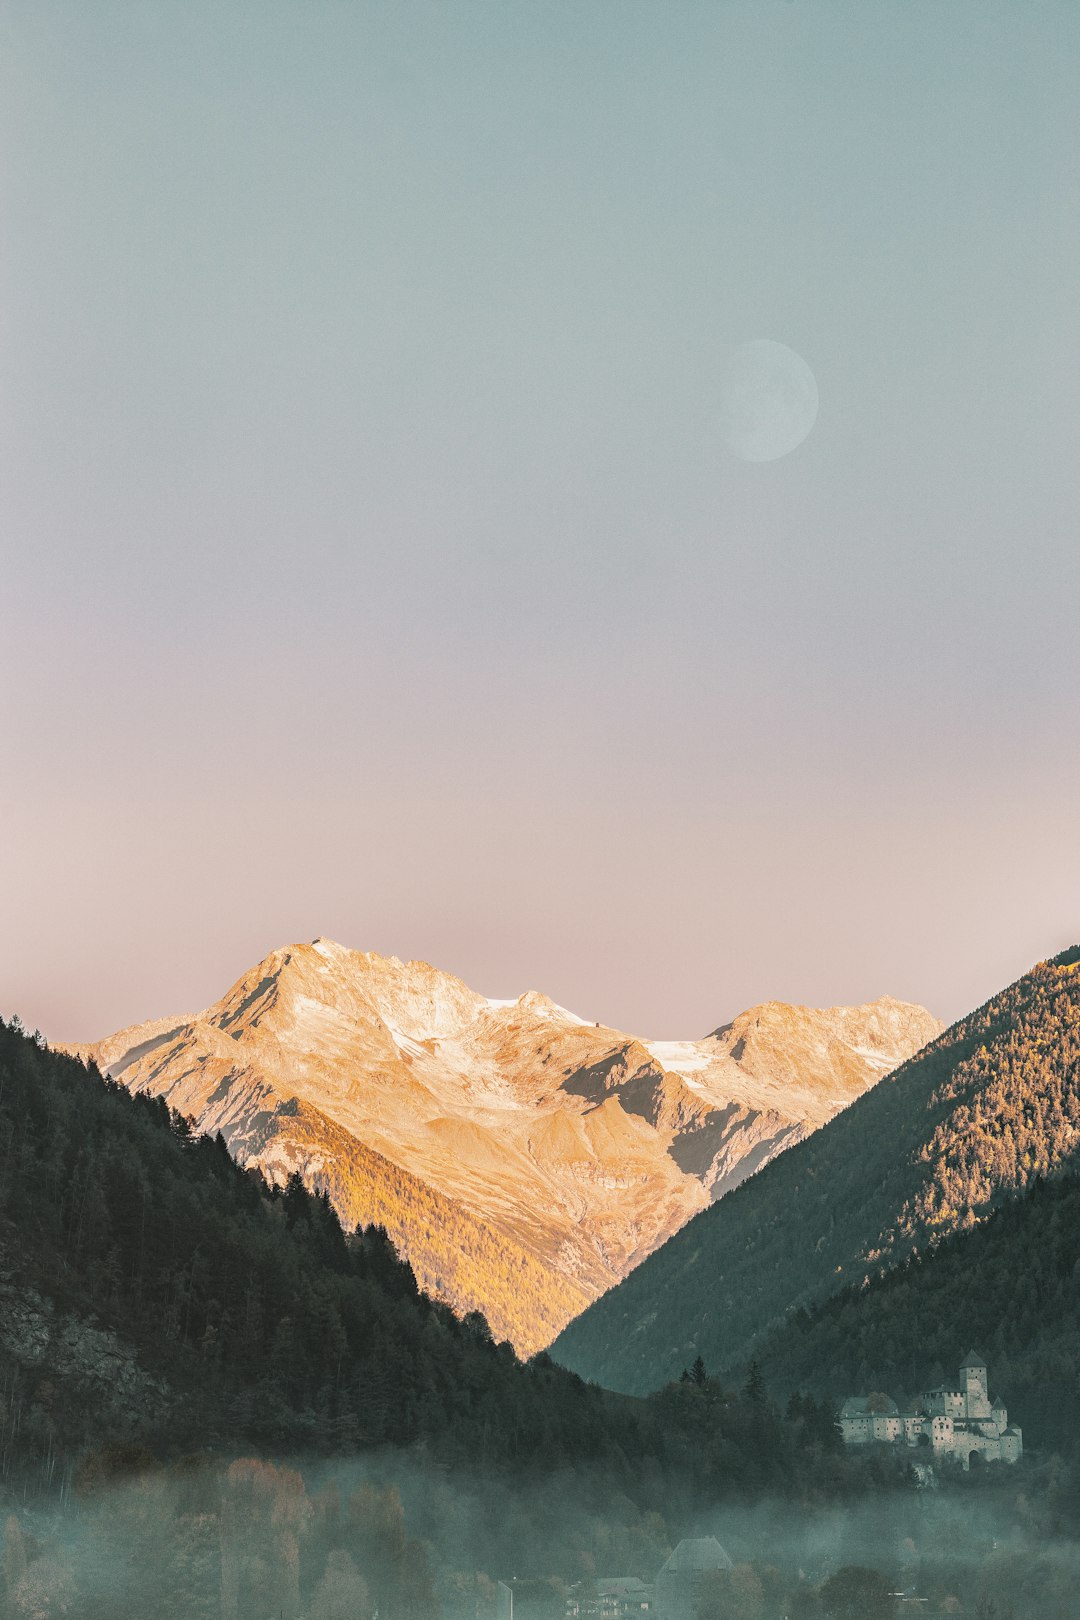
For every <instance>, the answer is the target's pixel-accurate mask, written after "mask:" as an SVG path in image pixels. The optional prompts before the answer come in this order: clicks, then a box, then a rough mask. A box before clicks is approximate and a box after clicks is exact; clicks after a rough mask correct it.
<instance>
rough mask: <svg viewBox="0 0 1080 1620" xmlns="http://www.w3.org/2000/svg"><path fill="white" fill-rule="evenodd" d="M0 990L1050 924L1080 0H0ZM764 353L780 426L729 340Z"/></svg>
mask: <svg viewBox="0 0 1080 1620" xmlns="http://www.w3.org/2000/svg"><path fill="white" fill-rule="evenodd" d="M0 61H2V75H3V82H2V84H0V152H2V158H0V163H2V169H3V224H2V231H0V235H2V238H3V249H2V251H3V287H2V294H3V296H2V306H3V316H2V320H3V326H2V334H0V339H2V350H3V377H2V396H3V397H2V420H0V549H2V557H0V563H2V573H0V595H2V614H0V725H2V737H3V753H2V758H3V764H2V766H0V1010H2V1011H4V1012H6V1013H10V1012H12V1011H17V1012H19V1013H20V1014H21V1015H22V1017H23V1018H24V1020H25V1021H27V1022H29V1023H30V1024H39V1025H40V1026H41V1027H42V1029H44V1031H45V1032H46V1033H47V1034H48V1035H50V1036H53V1037H55V1038H57V1039H62V1038H88V1037H92V1036H99V1035H102V1034H104V1033H105V1032H106V1031H108V1030H111V1029H112V1028H114V1027H116V1026H117V1025H119V1024H122V1023H127V1022H131V1021H134V1020H137V1019H142V1018H146V1017H150V1016H156V1015H163V1014H166V1013H170V1012H174V1011H188V1010H194V1009H196V1008H198V1007H200V1006H202V1005H204V1004H205V1003H207V1002H208V1001H210V1000H212V999H214V998H216V997H217V996H218V995H220V994H221V993H223V992H224V990H225V989H226V988H227V986H228V985H229V984H230V983H231V982H232V981H233V979H234V978H236V977H237V976H238V975H239V974H240V973H241V971H243V970H244V969H245V968H247V967H248V966H250V965H253V964H254V962H255V961H257V960H258V958H259V957H261V956H262V955H264V954H265V953H266V952H267V951H268V950H270V949H272V948H273V947H274V946H277V945H280V944H284V943H287V942H288V941H290V940H294V939H307V938H311V937H313V936H314V935H316V934H326V935H330V936H332V937H334V938H337V939H339V940H341V941H343V942H344V943H346V944H350V945H354V946H357V947H360V948H364V949H373V950H379V951H383V952H387V953H390V952H394V953H397V954H398V955H402V956H419V957H425V958H427V959H428V960H430V961H434V962H436V963H437V964H438V965H440V966H442V967H445V968H448V969H451V970H453V971H455V972H457V973H459V974H461V976H462V977H464V978H465V979H467V980H468V981H469V982H470V983H471V984H472V985H473V986H474V987H475V988H477V989H479V990H482V991H484V992H486V993H487V994H490V995H499V996H507V995H512V994H516V993H518V992H519V991H521V990H524V989H526V988H528V987H536V988H539V989H543V990H546V991H547V992H548V993H549V994H551V995H553V996H555V997H556V998H557V999H558V1000H560V1001H563V1002H566V1003H567V1004H569V1005H570V1006H572V1007H573V1008H575V1009H576V1010H577V1011H579V1012H580V1013H581V1014H582V1015H584V1016H588V1017H595V1018H600V1019H603V1020H605V1021H609V1022H612V1023H615V1024H618V1025H621V1026H622V1027H625V1028H630V1029H633V1030H635V1031H637V1032H641V1033H644V1034H648V1035H655V1036H675V1035H686V1036H690V1035H698V1034H702V1033H704V1032H705V1031H706V1030H708V1029H710V1028H712V1027H714V1026H715V1025H716V1024H717V1023H719V1022H720V1021H721V1020H722V1019H724V1018H726V1017H729V1016H730V1015H732V1014H733V1013H735V1012H736V1011H738V1010H739V1009H740V1008H742V1007H744V1006H747V1005H749V1004H751V1003H752V1002H754V1001H758V1000H763V999H766V998H769V997H773V996H775V997H781V998H784V999H789V1000H801V1001H809V1002H813V1003H833V1002H847V1001H856V1000H862V999H864V998H867V997H871V996H874V995H878V994H881V993H883V992H889V993H891V994H894V995H897V996H902V997H909V998H912V999H916V1000H920V1001H924V1002H925V1003H927V1004H928V1005H929V1006H930V1007H932V1008H933V1009H934V1010H935V1011H937V1012H938V1013H940V1014H941V1015H943V1016H954V1015H957V1014H959V1013H961V1012H963V1011H965V1010H967V1009H968V1008H969V1007H970V1006H971V1005H973V1004H974V1003H976V1002H978V1001H980V1000H982V999H984V998H985V996H986V995H988V994H990V993H991V992H992V991H994V990H995V989H996V988H998V987H999V985H1000V984H1002V983H1003V982H1005V981H1006V980H1007V979H1009V978H1011V977H1013V976H1015V974H1017V973H1018V972H1020V971H1022V970H1023V969H1024V968H1026V967H1027V966H1028V965H1029V964H1030V963H1031V962H1032V961H1033V960H1035V959H1037V958H1038V957H1041V956H1044V955H1047V954H1049V953H1050V952H1052V951H1054V950H1056V949H1059V948H1061V947H1062V946H1064V945H1066V944H1069V943H1072V942H1074V941H1075V940H1077V939H1078V938H1080V837H1078V833H1080V809H1078V807H1080V750H1078V739H1080V556H1078V548H1077V505H1078V502H1077V494H1078V472H1077V468H1078V464H1080V269H1078V267H1080V113H1078V108H1077V95H1076V87H1077V83H1078V82H1080V6H1078V5H1077V4H1076V3H1075V0H1063V3H1061V4H1040V3H1038V0H1015V3H1012V4H1009V5H999V4H994V3H992V0H975V3H972V4H962V3H959V0H956V3H954V0H944V3H943V0H927V3H925V4H919V3H918V0H888V3H885V4H875V3H874V0H851V3H844V0H820V3H817V4H815V3H810V0H793V3H783V0H781V3H777V4H772V5H771V4H768V3H766V0H744V3H733V0H731V3H725V0H693V3H691V0H674V3H672V0H665V3H660V0H653V3H649V4H638V3H635V0H618V3H617V4H616V3H615V0H572V3H570V0H566V3H560V0H538V3H535V4H533V3H524V0H503V3H501V4H497V3H495V0H485V3H483V4H471V3H458V0H439V3H431V4H424V3H418V0H404V3H394V4H381V3H380V4H374V3H364V0H322V3H319V0H315V3H312V0H306V3H304V4H302V5H301V4H300V3H299V0H297V3H295V4H291V5H281V4H275V3H268V0H257V3H256V0H250V3H234V4H231V5H225V6H222V5H220V4H218V3H213V4H206V5H201V4H194V3H180V0H177V3H165V0H159V3H155V0H130V3H125V4H120V3H113V0H94V3H93V4H92V5H88V4H86V3H85V0H71V3H66V4H65V3H50V0H22V3H15V4H13V3H10V0H9V3H7V4H5V5H3V6H2V8H0ZM756 338H771V339H775V340H778V341H780V342H782V343H785V344H788V345H790V346H791V347H792V348H793V349H795V350H796V351H797V352H798V353H799V354H801V355H803V356H804V357H805V359H806V360H807V362H808V363H809V365H810V366H811V368H812V370H813V372H814V375H815V376H816V379H817V383H818V388H819V391H820V414H819V416H818V420H817V425H816V427H815V428H814V431H813V432H812V433H811V435H810V436H809V438H808V439H807V440H806V441H805V443H804V444H802V445H801V446H800V447H799V448H798V449H797V450H795V451H794V452H792V454H791V455H789V456H787V457H785V458H784V459H782V460H778V461H773V462H769V463H762V464H753V463H747V462H743V461H739V460H737V459H736V458H735V457H734V456H733V455H731V453H730V452H729V451H728V450H727V449H725V447H724V445H723V443H722V441H721V438H720V435H719V431H718V412H719V409H720V379H721V377H722V374H723V367H724V362H725V358H726V357H727V355H728V354H729V353H730V351H731V350H732V349H733V348H734V347H735V346H736V345H739V344H742V343H744V342H747V341H749V340H752V339H756Z"/></svg>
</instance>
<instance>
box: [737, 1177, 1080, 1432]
mask: <svg viewBox="0 0 1080 1620" xmlns="http://www.w3.org/2000/svg"><path fill="white" fill-rule="evenodd" d="M1078 1283H1080V1175H1078V1174H1076V1172H1065V1173H1064V1174H1062V1175H1060V1176H1058V1177H1056V1178H1055V1179H1054V1180H1053V1181H1044V1180H1042V1179H1041V1178H1040V1179H1039V1180H1037V1181H1035V1182H1033V1183H1032V1185H1031V1186H1030V1187H1029V1188H1028V1189H1027V1191H1026V1192H1023V1193H1020V1194H1018V1195H1017V1196H1015V1197H1013V1198H1011V1199H1010V1200H1009V1201H1008V1203H1006V1204H1003V1205H1002V1206H1001V1207H1000V1208H999V1209H997V1210H995V1211H994V1213H993V1214H992V1215H991V1216H990V1217H989V1218H988V1219H987V1220H986V1221H984V1222H983V1223H982V1224H981V1225H980V1226H977V1227H976V1228H975V1229H974V1231H970V1232H958V1233H956V1234H955V1235H954V1236H953V1237H951V1238H945V1239H944V1240H943V1241H942V1242H941V1243H939V1244H938V1245H937V1246H936V1247H935V1248H933V1249H931V1250H929V1251H928V1252H927V1253H926V1254H924V1255H919V1256H913V1257H911V1258H910V1259H909V1260H907V1261H905V1262H904V1263H903V1264H902V1265H899V1266H894V1267H893V1269H892V1270H891V1271H889V1272H887V1273H886V1274H885V1275H884V1276H882V1277H876V1278H875V1279H874V1280H873V1281H872V1282H871V1283H870V1284H869V1285H868V1286H866V1287H860V1286H852V1287H850V1288H846V1289H844V1290H843V1291H842V1293H840V1294H839V1295H836V1296H834V1297H833V1298H831V1299H829V1300H827V1301H826V1302H825V1303H824V1304H823V1305H820V1306H815V1307H813V1308H812V1309H811V1310H809V1311H797V1312H796V1313H795V1314H794V1316H792V1317H790V1318H789V1319H788V1320H787V1321H786V1322H785V1323H784V1325H783V1327H781V1328H779V1329H778V1330H777V1331H776V1332H775V1333H773V1334H771V1335H770V1336H769V1337H768V1338H767V1339H766V1340H765V1342H764V1344H763V1345H761V1347H760V1349H759V1350H758V1353H757V1360H758V1362H759V1364H760V1366H761V1369H762V1372H763V1375H764V1377H765V1381H766V1383H767V1385H768V1386H769V1387H770V1388H771V1389H773V1390H774V1391H776V1392H777V1393H787V1392H790V1391H793V1390H806V1391H810V1392H813V1393H815V1394H817V1395H819V1396H822V1397H825V1398H828V1399H830V1400H833V1401H837V1400H839V1399H840V1398H841V1397H843V1396H844V1395H847V1394H854V1393H867V1392H868V1391H870V1390H883V1391H886V1392H887V1393H888V1394H890V1395H893V1396H894V1397H895V1398H897V1399H900V1400H902V1399H903V1398H904V1396H913V1395H916V1394H917V1393H918V1392H919V1391H920V1390H922V1389H926V1388H931V1387H933V1386H934V1385H936V1384H940V1383H941V1382H942V1380H943V1379H944V1378H948V1377H952V1376H954V1374H955V1365H956V1361H957V1357H958V1356H960V1355H962V1354H963V1353H964V1352H963V1348H962V1347H963V1346H965V1345H966V1344H967V1343H968V1342H969V1340H970V1341H971V1342H972V1343H974V1344H977V1345H978V1346H979V1348H980V1350H981V1351H982V1353H983V1354H984V1355H985V1356H986V1357H987V1359H988V1362H989V1369H990V1382H991V1387H992V1392H993V1394H994V1395H995V1396H1001V1397H1002V1399H1004V1401H1005V1402H1006V1404H1007V1406H1008V1407H1009V1415H1010V1418H1011V1419H1012V1420H1013V1421H1014V1422H1019V1423H1021V1424H1022V1425H1023V1427H1024V1437H1025V1441H1026V1442H1027V1444H1028V1445H1031V1444H1032V1443H1035V1444H1043V1445H1048V1446H1050V1447H1052V1448H1053V1449H1055V1450H1058V1451H1068V1450H1071V1449H1072V1448H1073V1447H1075V1445H1076V1443H1077V1441H1078V1440H1080V1382H1078V1379H1077V1372H1078V1363H1080V1287H1078Z"/></svg>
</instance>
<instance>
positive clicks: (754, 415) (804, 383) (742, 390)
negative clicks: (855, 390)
mask: <svg viewBox="0 0 1080 1620" xmlns="http://www.w3.org/2000/svg"><path fill="white" fill-rule="evenodd" d="M720 401H721V410H720V433H721V436H722V438H723V440H724V443H725V444H726V445H727V447H728V449H729V450H731V451H733V452H734V453H735V455H737V456H738V457H739V459H740V460H741V461H776V460H778V459H779V457H780V456H786V455H788V454H789V453H790V452H791V451H792V450H794V449H795V447H796V445H800V444H802V442H803V440H804V439H805V438H806V436H807V434H808V433H809V432H810V429H811V428H812V427H813V425H814V423H815V422H816V421H817V413H818V388H817V383H816V382H815V381H814V373H813V372H812V371H811V370H810V367H809V366H808V365H807V363H806V361H805V360H804V359H803V357H802V355H801V354H796V353H795V350H794V349H789V348H788V347H787V345H786V344H784V343H774V342H773V340H772V339H771V338H755V339H754V341H753V342H752V343H742V344H740V345H739V347H738V348H737V349H736V350H734V352H733V353H732V354H731V355H729V357H728V361H727V365H726V366H725V368H724V372H723V376H722V378H721V383H720Z"/></svg>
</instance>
